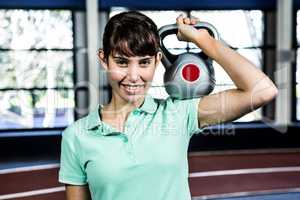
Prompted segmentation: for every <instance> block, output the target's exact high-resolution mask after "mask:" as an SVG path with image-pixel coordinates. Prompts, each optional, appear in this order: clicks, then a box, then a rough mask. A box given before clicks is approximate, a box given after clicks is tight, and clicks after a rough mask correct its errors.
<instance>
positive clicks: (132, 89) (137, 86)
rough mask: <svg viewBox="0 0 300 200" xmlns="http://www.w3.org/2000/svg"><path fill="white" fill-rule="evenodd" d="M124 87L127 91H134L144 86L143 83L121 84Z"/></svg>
mask: <svg viewBox="0 0 300 200" xmlns="http://www.w3.org/2000/svg"><path fill="white" fill-rule="evenodd" d="M122 85H123V86H124V87H125V89H127V90H128V91H135V90H138V89H139V88H142V87H144V85H128V84H122Z"/></svg>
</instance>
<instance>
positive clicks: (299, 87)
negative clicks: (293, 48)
mask: <svg viewBox="0 0 300 200" xmlns="http://www.w3.org/2000/svg"><path fill="white" fill-rule="evenodd" d="M299 24H300V13H299V11H297V25H296V31H297V33H296V35H297V66H296V98H297V99H296V106H297V109H296V110H297V111H296V112H297V113H296V119H297V120H300V67H299V66H300V56H299V53H300V49H299V45H300V26H299Z"/></svg>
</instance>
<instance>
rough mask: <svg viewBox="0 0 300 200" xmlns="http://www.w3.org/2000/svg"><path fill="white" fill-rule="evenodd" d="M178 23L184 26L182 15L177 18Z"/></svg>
mask: <svg viewBox="0 0 300 200" xmlns="http://www.w3.org/2000/svg"><path fill="white" fill-rule="evenodd" d="M176 23H177V24H183V15H182V14H180V15H179V16H178V17H177V18H176Z"/></svg>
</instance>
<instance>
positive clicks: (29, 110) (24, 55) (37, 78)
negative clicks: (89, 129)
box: [0, 9, 74, 130]
mask: <svg viewBox="0 0 300 200" xmlns="http://www.w3.org/2000/svg"><path fill="white" fill-rule="evenodd" d="M0 21H1V23H0V76H1V79H0V129H1V130H9V129H34V128H56V127H65V126H67V125H68V124H70V123H71V122H72V121H74V114H73V113H74V90H73V87H74V80H73V31H72V28H73V23H72V13H71V12H70V11H67V10H4V9H2V10H0Z"/></svg>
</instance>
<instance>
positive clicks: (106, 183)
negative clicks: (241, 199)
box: [59, 11, 276, 200]
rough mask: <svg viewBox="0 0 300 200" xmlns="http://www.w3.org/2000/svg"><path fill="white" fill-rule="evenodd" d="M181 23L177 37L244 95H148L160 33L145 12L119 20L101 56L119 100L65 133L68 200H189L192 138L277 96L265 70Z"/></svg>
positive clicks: (112, 23)
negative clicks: (201, 53) (192, 45)
mask: <svg viewBox="0 0 300 200" xmlns="http://www.w3.org/2000/svg"><path fill="white" fill-rule="evenodd" d="M174 21H175V19H174ZM176 22H177V26H178V34H177V37H178V38H180V39H182V40H185V41H190V42H193V43H195V44H196V45H197V46H198V47H199V48H201V49H203V51H204V52H205V53H206V54H207V55H208V56H209V57H211V58H213V59H214V60H216V61H217V62H219V63H220V65H221V66H222V67H224V69H225V71H226V72H228V73H229V76H230V77H231V78H232V79H233V81H234V82H235V83H236V85H237V86H238V89H236V90H228V91H224V92H223V93H222V94H221V95H220V96H217V95H212V96H205V97H202V98H194V99H184V100H182V99H174V98H172V97H168V98H167V99H155V98H152V97H151V96H150V95H147V91H148V89H149V87H150V86H151V82H152V80H153V76H154V72H155V69H156V67H157V65H158V64H159V62H160V60H161V58H162V53H161V52H160V51H159V36H158V31H157V27H156V25H155V24H154V22H153V21H152V20H151V19H150V18H148V17H146V16H145V15H143V14H141V13H139V12H134V11H130V12H124V13H120V14H118V15H115V16H114V17H112V18H111V19H110V20H109V21H108V23H107V25H106V27H105V31H104V37H103V49H101V50H100V51H99V54H98V57H99V59H100V61H101V64H102V67H103V68H104V69H105V70H106V72H107V77H108V81H109V84H110V85H111V87H112V98H111V100H110V102H109V103H108V104H107V105H99V106H98V108H97V109H95V110H94V111H92V112H91V113H90V114H89V115H88V116H86V117H84V118H82V119H79V120H77V121H76V122H75V123H73V124H71V125H70V126H69V127H68V128H67V129H66V130H65V131H64V132H63V138H62V147H61V150H62V152H61V166H60V171H59V181H60V182H61V183H65V184H68V186H67V190H66V192H67V197H68V200H75V199H76V200H77V199H80V200H83V199H84V200H85V199H88V198H89V196H90V195H91V197H92V199H95V200H110V199H114V200H121V199H122V200H123V199H143V200H174V199H180V200H190V199H191V194H190V190H189V183H188V162H187V150H188V146H189V141H190V139H191V137H192V136H193V135H194V134H198V133H201V132H202V131H203V128H204V127H206V126H207V125H211V124H216V123H218V122H219V123H220V122H224V121H230V120H232V119H234V118H237V117H240V116H242V115H243V114H245V113H247V112H250V111H251V108H252V106H254V107H255V108H257V107H260V106H261V105H263V104H265V103H267V102H268V101H270V100H271V99H272V98H274V97H275V95H276V87H275V86H274V85H273V83H272V82H271V81H270V80H269V79H268V78H267V77H266V76H265V75H264V74H263V73H262V72H261V71H259V70H258V69H256V68H255V67H254V66H253V64H252V63H251V62H249V61H248V60H247V59H245V58H244V57H242V56H241V55H239V54H238V53H236V52H234V51H233V50H231V49H229V48H228V47H226V46H223V45H222V44H221V43H219V42H218V41H217V40H215V39H214V38H213V37H211V36H210V35H209V34H208V32H207V31H205V30H201V31H200V30H197V29H195V28H194V26H193V25H195V23H196V19H190V18H184V17H183V16H179V17H177V19H176ZM179 36H180V37H179ZM261 91H264V95H262V93H261ZM252 94H255V95H254V96H252ZM222 97H223V98H224V97H225V98H229V101H228V102H229V103H228V102H225V103H223V102H224V101H223V99H222ZM200 99H201V101H200ZM223 108H224V110H222V109H223ZM88 189H89V190H88ZM87 191H90V194H89V193H88V192H87Z"/></svg>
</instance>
